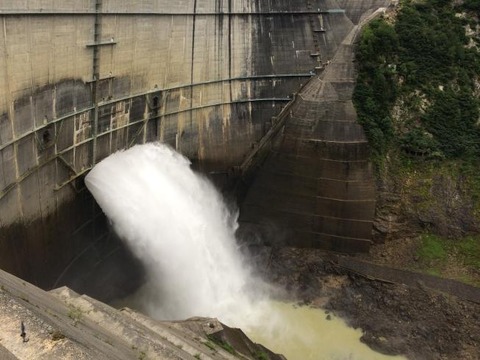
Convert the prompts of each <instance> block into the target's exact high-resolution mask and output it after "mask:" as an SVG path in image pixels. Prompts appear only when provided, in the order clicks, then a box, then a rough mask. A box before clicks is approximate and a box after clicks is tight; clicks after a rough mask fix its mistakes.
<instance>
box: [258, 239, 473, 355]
mask: <svg viewBox="0 0 480 360" xmlns="http://www.w3.org/2000/svg"><path fill="white" fill-rule="evenodd" d="M387 251H388V250H387V249H385V250H384V251H383V252H382V251H380V250H379V254H382V253H386V252H387ZM396 251H397V252H398V248H396ZM409 251H410V250H409V247H408V246H405V248H404V249H402V251H401V253H402V252H404V253H405V254H408V253H409ZM260 253H263V254H264V255H263V256H266V254H269V256H270V259H269V261H263V264H265V263H267V264H268V269H267V270H266V271H264V273H265V276H267V277H268V278H269V280H271V281H272V282H274V283H276V284H279V285H281V286H282V287H283V288H285V289H286V292H287V294H286V295H285V296H287V297H289V298H295V299H297V300H299V301H302V302H304V303H308V304H311V305H312V306H319V307H322V308H324V309H326V310H329V311H333V312H334V313H336V314H337V315H340V316H342V317H343V318H345V319H346V320H347V321H348V322H349V323H350V325H351V326H353V327H359V328H361V329H363V331H364V335H363V337H362V341H363V342H365V343H366V344H368V345H369V346H370V347H371V348H373V349H375V350H377V351H379V352H382V353H385V354H392V355H393V354H403V355H405V356H407V358H409V359H426V360H428V359H432V360H433V359H467V360H468V359H479V358H480V304H478V303H471V302H467V301H463V300H461V299H459V298H456V297H454V296H449V295H446V294H442V293H438V292H435V291H432V290H430V289H426V288H425V287H423V286H422V285H421V284H419V286H416V287H407V286H405V285H399V284H392V283H385V282H380V281H376V280H369V279H366V278H364V277H361V276H358V275H355V274H351V273H350V274H349V273H346V272H345V271H344V270H342V269H340V268H338V267H337V266H336V265H335V263H332V262H331V261H328V260H325V259H326V258H325V256H324V253H322V252H321V251H315V250H312V249H305V250H302V249H291V248H284V249H280V250H276V251H274V252H272V253H270V252H269V251H268V249H264V251H263V252H260ZM375 256H376V254H374V255H373V257H374V258H375ZM379 256H380V258H384V257H385V256H382V255H379ZM406 258H407V257H406ZM408 258H409V257H408ZM391 259H392V260H393V259H394V258H393V257H392V258H391ZM398 264H400V263H391V264H390V265H398ZM479 300H480V299H479Z"/></svg>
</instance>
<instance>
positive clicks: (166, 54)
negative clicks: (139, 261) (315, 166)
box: [0, 0, 386, 291]
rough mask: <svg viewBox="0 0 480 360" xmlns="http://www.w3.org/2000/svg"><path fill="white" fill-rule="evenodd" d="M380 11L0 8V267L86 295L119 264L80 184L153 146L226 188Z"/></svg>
mask: <svg viewBox="0 0 480 360" xmlns="http://www.w3.org/2000/svg"><path fill="white" fill-rule="evenodd" d="M385 3H386V2H385V1H330V0H329V1H325V0H320V1H318V0H317V1H310V0H309V1H300V2H295V3H292V2H290V1H275V2H273V1H265V2H263V1H262V2H259V1H251V0H243V1H233V0H229V1H227V0H223V1H222V0H218V1H207V0H184V1H178V2H175V3H172V2H170V1H155V2H153V1H152V2H150V1H143V2H138V3H135V4H132V3H131V2H129V1H108V0H103V1H102V0H96V1H64V2H61V4H55V6H53V5H52V4H51V3H50V2H46V1H41V0H36V1H3V2H2V4H1V5H0V22H1V24H2V33H1V35H0V37H1V41H0V84H2V86H0V171H1V176H0V214H1V216H0V228H1V230H0V267H1V268H3V269H5V270H7V271H9V272H11V273H14V274H16V275H19V276H21V277H23V278H26V279H28V280H29V281H32V282H33V283H35V284H38V285H40V286H43V287H46V288H50V287H52V286H54V285H55V286H58V285H61V284H63V283H65V282H69V281H71V276H70V275H71V274H75V276H76V277H77V278H76V279H75V281H76V282H77V284H76V288H77V289H80V290H82V289H85V287H91V286H92V284H91V282H92V277H94V275H95V273H97V272H98V271H99V269H102V264H103V263H104V259H105V258H106V257H107V256H106V254H108V258H110V259H112V258H117V261H118V260H119V259H123V257H124V256H126V255H125V254H124V253H123V252H122V251H121V250H120V251H117V252H114V251H112V249H111V244H109V241H110V240H109V239H108V237H106V236H105V234H106V233H107V224H106V221H105V219H104V217H103V214H102V212H101V211H100V209H99V208H98V206H97V205H96V204H95V202H94V200H93V199H92V198H91V196H90V195H89V194H88V193H87V192H86V191H85V188H84V185H83V177H84V176H85V174H86V173H87V172H88V171H89V170H90V169H91V168H92V167H93V166H94V165H95V164H96V163H98V162H99V161H100V160H102V159H103V158H105V157H107V156H108V155H110V154H111V153H113V152H115V151H117V150H120V149H124V148H128V147H131V146H133V145H135V144H140V143H145V142H151V141H157V140H159V141H161V142H164V143H167V144H169V145H170V146H172V147H173V148H175V149H176V150H178V151H179V152H181V153H182V154H184V155H185V156H187V157H188V158H189V159H191V160H192V162H193V163H194V165H195V167H196V168H197V169H199V170H200V171H203V172H205V173H208V174H210V176H212V177H213V178H214V180H216V182H217V183H218V184H220V185H221V184H223V183H226V182H227V181H229V180H230V179H229V178H230V177H231V176H232V169H234V168H235V167H236V166H238V165H240V164H241V163H242V162H243V161H244V159H245V158H246V157H247V156H248V154H249V153H250V152H251V150H252V148H253V149H254V148H255V147H256V146H257V144H258V143H260V142H261V141H262V139H263V138H264V136H265V135H266V134H267V133H268V132H269V130H270V129H271V128H272V126H273V125H274V122H275V118H274V116H276V115H278V114H279V113H280V111H281V109H282V108H283V107H284V106H285V105H286V104H288V103H290V102H291V100H292V98H293V93H295V92H296V91H298V89H299V88H300V87H301V86H302V85H304V84H305V83H306V82H307V81H308V80H309V79H310V78H311V77H312V76H315V73H316V72H318V73H320V72H321V71H322V69H323V66H324V65H325V64H326V63H327V62H328V61H329V60H330V59H332V58H333V57H334V55H335V54H336V52H337V50H338V49H339V48H341V43H342V41H343V40H344V38H345V37H346V36H347V35H348V34H349V33H350V32H351V31H352V29H354V27H355V26H356V24H358V23H359V22H360V21H361V19H363V18H365V14H366V15H367V16H368V15H369V14H371V13H372V12H374V11H375V10H376V9H377V8H378V7H380V6H384V5H385ZM233 173H234V171H233ZM234 175H235V174H234ZM85 262H86V263H87V265H85ZM88 264H89V265H90V267H91V268H93V267H95V268H96V270H95V271H93V270H92V271H90V272H85V271H83V272H82V277H81V278H80V279H79V278H78V271H76V269H77V268H81V269H85V267H86V266H88ZM105 266H106V265H105ZM108 281H109V282H110V283H111V286H112V287H115V279H111V278H108ZM87 284H88V285H87ZM101 288H102V291H103V290H104V288H103V287H101Z"/></svg>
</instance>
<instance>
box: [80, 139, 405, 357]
mask: <svg viewBox="0 0 480 360" xmlns="http://www.w3.org/2000/svg"><path fill="white" fill-rule="evenodd" d="M113 179H114V180H113ZM85 182H86V185H87V188H88V189H89V190H90V192H91V193H92V194H93V196H94V197H95V199H96V200H97V202H98V203H99V205H100V207H101V208H102V209H103V211H104V213H105V214H106V216H107V217H108V218H109V220H110V222H111V224H112V226H113V229H114V230H115V232H116V233H117V235H118V236H119V237H120V238H121V239H122V241H124V242H125V243H126V244H127V246H128V248H129V249H130V250H131V251H132V253H133V254H134V256H135V257H136V258H137V259H139V261H140V262H141V264H142V265H143V267H144V269H145V283H144V284H143V285H142V286H141V288H140V289H139V290H138V291H137V292H136V293H135V294H133V295H131V296H130V297H128V298H126V299H123V300H120V301H117V305H120V304H124V305H128V306H130V307H133V308H136V309H139V310H141V311H143V312H145V313H146V314H148V315H149V316H152V317H153V318H155V319H158V320H183V319H186V318H190V317H193V316H206V317H214V318H218V319H219V320H220V321H222V322H224V323H226V324H227V325H229V326H235V327H239V328H241V329H242V330H244V331H245V332H246V333H247V335H250V336H252V338H253V339H255V340H257V341H261V342H262V343H263V344H264V345H265V346H267V347H270V349H271V350H273V351H275V352H278V353H282V354H284V355H286V356H287V358H288V359H299V360H300V359H387V358H388V359H389V358H398V359H400V357H390V356H385V355H382V354H379V353H375V352H374V351H372V350H370V349H369V348H368V347H367V346H366V345H364V344H362V343H361V342H360V337H361V330H360V329H358V330H354V329H351V328H348V326H347V325H346V324H345V322H343V321H342V320H341V319H339V318H337V317H335V316H332V315H330V316H328V319H327V315H326V314H325V312H324V311H323V310H321V309H314V308H310V307H307V306H298V305H295V304H293V303H288V302H280V301H279V300H278V299H280V298H283V299H285V296H286V292H285V291H284V290H282V289H279V288H275V287H274V286H273V285H269V284H267V283H266V282H264V281H263V280H262V279H261V278H260V277H258V276H257V275H255V271H254V268H253V267H252V265H251V264H249V260H248V258H247V257H246V254H244V253H242V252H241V249H240V247H239V246H240V244H239V242H238V241H237V239H236V238H235V231H236V229H237V227H238V223H237V211H236V210H235V209H233V210H232V209H230V208H229V207H228V206H227V205H226V204H225V202H224V200H223V199H222V197H221V195H220V194H219V192H218V191H217V190H216V189H215V187H214V186H213V185H212V184H211V183H210V181H209V180H208V179H206V178H205V177H204V176H202V175H200V174H197V173H195V172H194V171H192V170H191V168H190V161H189V160H188V159H186V158H184V157H183V156H181V155H180V154H178V153H176V152H175V151H174V150H172V149H170V148H169V147H168V146H165V145H162V144H147V145H137V146H135V147H133V148H130V149H129V150H126V151H122V152H118V153H115V154H113V155H111V156H110V157H108V158H106V159H104V160H103V161H102V162H100V163H99V164H97V165H96V166H95V167H94V168H93V169H92V171H91V172H90V173H89V174H88V175H87V177H86V180H85ZM275 298H277V300H275ZM290 301H292V299H290Z"/></svg>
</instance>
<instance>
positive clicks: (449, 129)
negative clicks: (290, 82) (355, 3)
mask: <svg viewBox="0 0 480 360" xmlns="http://www.w3.org/2000/svg"><path fill="white" fill-rule="evenodd" d="M479 6H480V0H467V1H466V2H465V3H464V4H463V5H462V7H454V6H453V5H452V3H451V2H450V1H448V0H425V1H421V2H418V1H417V2H413V1H405V2H403V3H402V4H401V6H400V9H399V11H398V14H397V16H396V20H395V22H394V23H390V22H388V20H385V19H377V20H374V21H373V22H372V23H371V24H369V26H367V27H366V28H365V29H364V32H363V34H362V37H361V41H360V44H359V46H358V49H357V61H358V64H359V68H358V71H359V77H358V83H357V87H356V89H355V93H354V101H355V104H356V107H357V112H358V115H359V121H360V122H361V123H362V124H363V126H364V128H365V131H366V133H367V136H368V138H369V141H370V143H371V145H372V149H373V151H374V154H376V155H380V156H382V155H384V154H385V153H387V152H388V151H389V150H390V149H391V148H392V147H395V148H399V149H401V150H402V151H403V153H404V154H408V155H409V156H414V157H415V156H416V157H418V156H421V157H422V158H425V157H427V158H459V157H463V158H465V157H468V158H472V157H473V158H478V157H479V156H480V128H479V126H478V122H479V116H480V113H479V100H478V96H477V95H478V94H477V92H478V91H479V90H478V86H479V84H480V83H479V75H480V53H479V51H478V49H477V46H478V45H479V39H478V37H477V38H475V36H474V37H473V38H472V37H468V36H467V35H466V29H467V28H468V27H470V28H473V29H475V26H476V22H475V21H474V20H469V19H471V17H469V16H465V14H464V12H468V11H472V12H477V11H478V9H479ZM462 13H463V14H462ZM476 87H477V88H476ZM399 111H400V112H399ZM394 118H395V119H394Z"/></svg>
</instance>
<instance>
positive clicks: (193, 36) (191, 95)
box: [179, 0, 197, 141]
mask: <svg viewBox="0 0 480 360" xmlns="http://www.w3.org/2000/svg"><path fill="white" fill-rule="evenodd" d="M196 19H197V0H193V23H192V60H191V62H192V63H191V68H190V84H191V86H190V109H192V108H193V74H194V67H195V62H194V59H195V22H196ZM192 128H193V111H192V110H190V131H191V130H192ZM179 141H180V139H179Z"/></svg>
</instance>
